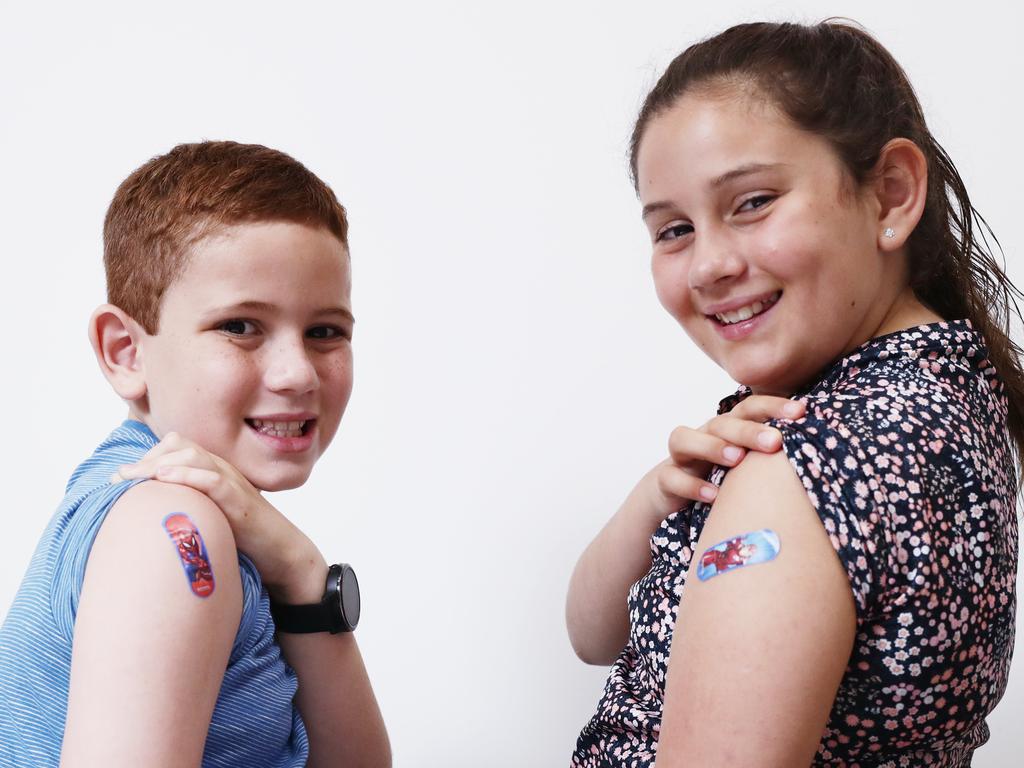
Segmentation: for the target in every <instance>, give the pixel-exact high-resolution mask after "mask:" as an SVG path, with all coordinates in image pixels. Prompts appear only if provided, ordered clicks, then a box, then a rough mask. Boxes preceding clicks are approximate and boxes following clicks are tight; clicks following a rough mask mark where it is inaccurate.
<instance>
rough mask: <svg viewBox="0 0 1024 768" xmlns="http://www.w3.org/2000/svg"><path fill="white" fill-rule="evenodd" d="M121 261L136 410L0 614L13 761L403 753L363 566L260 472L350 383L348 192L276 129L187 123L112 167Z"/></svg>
mask: <svg viewBox="0 0 1024 768" xmlns="http://www.w3.org/2000/svg"><path fill="white" fill-rule="evenodd" d="M104 263H105V266H106V272H107V291H108V299H109V301H110V303H109V304H104V305H103V306H101V307H99V308H98V309H97V310H96V312H95V313H94V314H93V316H92V318H91V320H90V327H89V336H90V340H91V342H92V345H93V348H94V350H95V353H96V358H97V360H98V361H99V364H100V367H101V369H102V370H103V373H104V375H105V376H106V377H107V379H108V381H109V382H110V384H111V386H112V387H113V388H114V390H115V391H116V392H117V394H118V395H119V396H120V397H121V398H122V399H124V400H125V401H127V403H128V409H129V419H128V420H127V421H125V422H124V423H123V424H122V425H121V426H120V427H119V428H118V429H116V430H115V431H114V432H113V433H112V434H111V435H110V437H109V438H107V440H106V441H105V442H104V443H103V444H101V445H100V447H99V448H97V450H96V452H95V453H94V454H93V456H92V457H90V458H89V459H87V460H86V461H85V462H84V463H83V464H82V465H81V466H80V467H79V468H78V469H77V470H76V471H75V473H74V474H73V475H72V477H71V480H70V482H69V484H68V491H67V496H65V499H64V501H63V502H62V504H61V506H60V508H59V509H58V511H57V514H56V515H55V516H54V518H53V520H52V521H51V523H50V525H49V526H48V528H47V529H46V531H45V533H44V534H43V538H42V540H41V541H40V543H39V546H38V548H37V550H36V553H35V555H34V556H33V558H32V561H31V563H30V565H29V570H28V573H27V574H26V577H25V579H24V581H23V583H22V586H21V588H20V590H19V592H18V594H17V596H16V598H15V601H14V605H13V607H12V608H11V610H10V612H9V614H8V616H7V619H6V620H5V622H4V625H3V628H2V629H0V765H3V766H15V765H17V766H22V765H33V766H50V765H52V766H56V765H57V764H58V762H60V763H61V764H62V765H65V766H79V765H81V766H95V765H139V766H143V765H144V766H170V765H174V766H181V765H191V766H195V765H199V764H200V763H201V764H202V765H203V766H246V768H253V767H256V766H271V765H274V766H278V765H287V766H293V765H294V766H299V765H306V764H307V761H308V764H309V765H318V766H319V765H328V764H330V765H346V766H347V765H360V766H371V765H372V766H387V765H390V761H391V758H390V750H389V746H388V740H387V734H386V731H385V729H384V724H383V721H382V719H381V716H380V712H379V710H378V708H377V704H376V701H375V699H374V695H373V691H372V689H371V687H370V683H369V680H368V678H367V675H366V671H365V669H364V667H363V663H362V660H361V658H360V655H359V650H358V647H357V645H356V642H355V639H354V637H353V635H352V634H351V632H349V631H345V630H350V629H352V628H353V627H354V624H355V621H356V620H357V619H358V587H357V585H356V582H355V577H354V574H352V572H351V569H349V568H348V567H347V566H337V565H336V566H331V567H330V568H328V565H327V562H326V561H325V559H324V557H323V555H321V553H320V551H319V550H318V549H317V548H316V546H315V545H314V544H313V543H312V542H311V541H310V540H309V539H308V538H307V537H306V536H305V535H304V534H303V533H302V532H301V531H299V530H298V529H297V528H296V527H295V526H294V525H292V524H291V523H290V522H289V521H288V520H287V519H286V518H284V517H283V516H282V515H281V513H280V512H278V511H277V510H276V509H275V508H274V507H273V506H271V505H270V504H269V503H268V502H267V501H266V500H265V499H264V498H263V497H262V495H261V494H260V491H276V490H283V489H286V488H294V487H296V486H299V485H301V484H302V483H303V482H305V480H306V479H307V477H308V476H309V473H310V471H311V470H312V468H313V464H314V463H315V462H316V460H317V458H319V456H320V454H321V453H322V452H323V451H324V450H325V449H326V448H327V445H328V444H329V443H330V441H331V438H332V437H333V436H334V432H335V430H336V429H337V426H338V423H339V421H340V419H341V416H342V414H343V412H344V410H345V405H346V404H347V401H348V396H349V393H350V391H351V386H352V352H351V346H350V340H351V333H352V324H353V318H352V313H351V309H350V298H349V297H350V279H349V258H348V246H347V222H346V218H345V211H344V209H343V208H342V207H341V205H340V204H339V203H338V201H337V199H336V198H335V196H334V194H333V192H331V190H330V189H329V188H328V187H327V186H326V185H325V184H324V183H323V182H322V181H320V179H318V178H317V177H316V176H315V175H313V174H312V173H310V172H309V171H308V170H307V169H306V168H305V167H304V166H302V165H301V164H300V163H298V162H297V161H295V160H294V159H292V158H291V157H288V156H287V155H284V154H282V153H280V152H276V151H274V150H271V149H267V148H266V147H261V146H257V145H242V144H235V143H233V142H204V143H201V144H191V145H181V146H178V147H175V148H174V149H173V150H171V151H170V152H169V153H167V154H166V155H163V156H161V157H157V158H154V159H153V160H151V161H150V162H148V163H146V164H145V165H143V166H142V167H141V168H139V169H138V170H136V171H135V172H134V173H132V174H131V175H130V176H129V177H128V178H127V179H126V180H125V181H124V182H123V183H122V184H121V186H120V187H119V188H118V190H117V192H116V194H115V196H114V199H113V201H112V203H111V205H110V208H109V210H108V212H107V217H106V222H105V225H104ZM183 574H184V576H183ZM325 583H327V588H326V590H325ZM296 606H303V607H301V608H298V609H296ZM271 611H273V612H274V617H275V619H277V620H278V622H277V624H278V625H277V628H276V629H277V631H276V636H275V624H274V622H273V621H271ZM286 662H287V663H286ZM293 670H294V672H293ZM296 687H297V693H296Z"/></svg>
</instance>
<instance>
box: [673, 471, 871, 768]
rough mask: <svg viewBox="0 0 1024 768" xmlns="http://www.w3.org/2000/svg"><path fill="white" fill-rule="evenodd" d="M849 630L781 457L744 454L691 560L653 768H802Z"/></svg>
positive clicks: (842, 590)
mask: <svg viewBox="0 0 1024 768" xmlns="http://www.w3.org/2000/svg"><path fill="white" fill-rule="evenodd" d="M744 531H746V532H748V533H742V532H744ZM855 628H856V611H855V607H854V601H853V594H852V591H851V589H850V583H849V580H848V578H847V575H846V571H845V569H844V568H843V566H842V564H841V563H840V561H839V558H838V557H837V556H836V552H835V550H834V549H833V546H832V543H831V542H830V541H829V538H828V536H827V534H826V533H825V530H824V527H823V526H822V523H821V520H820V518H819V517H818V514H817V513H816V512H815V510H814V508H813V507H812V506H811V502H810V500H809V498H808V496H807V492H806V491H805V490H804V488H803V486H802V485H801V483H800V481H799V480H798V479H797V477H796V474H795V471H794V470H793V468H792V466H791V465H790V463H789V461H788V459H787V457H786V455H785V454H784V453H782V452H780V453H775V454H756V453H750V454H749V455H748V456H747V457H746V458H744V460H743V462H742V463H741V464H740V465H739V466H737V467H736V468H734V469H732V470H730V471H729V473H728V474H727V475H726V477H725V481H724V482H723V483H722V487H721V490H720V492H719V495H718V498H717V499H716V500H715V503H714V506H713V507H712V509H711V512H710V514H709V516H708V519H707V522H706V524H705V526H704V529H703V531H702V532H701V535H700V539H699V540H698V542H697V546H696V547H695V548H694V557H693V560H692V562H691V564H690V570H689V574H688V575H687V577H686V582H685V586H684V587H683V591H682V597H681V600H680V604H679V613H678V617H677V621H676V629H675V636H674V639H673V642H672V651H671V657H670V661H669V665H668V677H667V683H666V688H665V705H664V711H663V717H662V724H661V735H660V738H659V742H658V761H657V764H658V768H678V767H679V766H684V765H721V764H725V763H724V756H726V755H728V756H729V760H730V762H729V764H730V765H764V766H795V765H810V763H811V761H812V759H813V757H814V754H815V751H816V749H817V746H818V743H819V741H820V739H821V733H822V731H823V730H824V727H825V723H826V721H827V720H828V714H829V711H830V709H831V706H832V702H833V699H834V698H835V695H836V691H837V689H838V687H839V682H840V680H841V679H842V676H843V672H844V670H845V669H846V663H847V660H848V659H849V655H850V651H851V649H852V646H853V639H854V634H855ZM766 701H769V702H771V706H770V707H766V706H765V702H766Z"/></svg>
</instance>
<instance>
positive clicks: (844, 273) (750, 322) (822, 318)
mask: <svg viewBox="0 0 1024 768" xmlns="http://www.w3.org/2000/svg"><path fill="white" fill-rule="evenodd" d="M637 182H638V192H639V195H640V199H641V202H642V204H643V218H644V222H645V224H646V226H647V229H648V232H649V233H650V236H651V241H652V245H653V255H652V261H651V265H652V272H653V274H654V281H655V287H656V289H657V293H658V298H659V299H660V301H661V303H662V305H663V306H664V307H665V308H666V309H667V310H668V311H669V312H670V313H671V314H672V315H673V317H675V318H676V320H677V321H678V322H679V323H680V325H682V326H683V328H684V329H685V330H686V332H687V333H688V334H689V335H690V337H691V338H693V340H694V341H695V342H696V343H697V344H698V345H699V346H700V347H701V349H702V350H703V351H704V352H705V354H707V355H708V356H710V357H711V358H712V359H713V360H715V362H717V363H718V364H719V365H720V366H722V367H723V368H724V369H725V370H726V371H727V372H728V373H729V374H730V375H731V376H732V377H733V378H734V379H736V380H737V381H738V382H740V383H743V384H747V385H749V386H751V387H753V388H754V389H755V390H758V391H771V392H777V393H790V392H793V391H795V390H796V389H798V388H799V387H800V386H801V385H802V384H803V383H805V382H807V381H809V380H811V378H812V377H813V376H814V375H815V374H816V373H817V372H818V371H820V370H821V369H822V368H824V367H825V366H826V365H828V364H829V363H830V362H832V361H833V360H835V359H836V358H838V357H840V356H842V355H843V354H844V353H845V352H848V351H850V350H852V349H854V348H856V347H857V346H859V345H860V344H862V343H863V342H865V341H867V340H868V339H870V338H872V337H874V336H876V335H879V334H880V333H882V332H885V328H886V326H887V324H889V323H890V322H891V321H892V320H893V319H895V318H896V317H897V316H899V317H905V316H906V315H907V312H906V309H907V307H908V306H910V307H911V308H916V309H917V310H920V309H923V308H921V307H920V304H919V303H918V302H917V301H916V299H914V297H913V295H912V294H911V293H910V292H909V290H905V286H906V284H907V280H906V276H905V269H906V266H905V258H904V257H903V255H902V254H898V253H895V254H894V253H887V252H883V251H882V250H881V249H880V248H879V246H878V241H879V237H880V236H881V232H882V229H884V228H883V227H880V226H879V223H878V222H879V217H880V212H881V210H882V204H881V202H880V201H879V199H878V198H877V196H876V195H875V194H874V193H873V187H871V186H869V185H865V187H864V188H860V187H858V186H857V185H856V184H855V183H854V181H853V180H852V179H851V178H850V177H849V176H848V174H847V173H846V172H845V170H844V167H843V165H842V163H841V160H840V158H839V157H838V156H837V155H836V153H835V151H834V150H833V149H832V147H831V145H830V144H829V143H828V142H827V141H826V140H825V139H823V138H821V137H819V136H817V135H815V134H811V133H808V132H806V131H802V130H800V129H799V128H797V127H796V126H794V125H793V124H792V122H791V121H789V120H788V119H787V118H786V117H785V116H783V115H782V114H781V113H779V112H778V111H777V110H775V109H773V108H772V107H770V106H769V105H768V104H767V103H765V102H764V101H763V100H758V99H755V98H753V97H751V96H749V95H747V94H746V93H742V92H740V93H736V92H713V93H712V92H710V91H707V90H699V91H697V92H694V93H687V94H685V95H683V96H682V97H681V98H680V99H679V100H678V101H677V102H676V103H675V104H674V105H673V106H672V107H671V108H669V109H667V110H665V111H664V112H661V113H660V114H658V115H657V116H655V117H654V118H653V119H652V120H651V122H650V123H649V125H648V126H647V128H646V131H645V133H644V137H643V140H642V142H641V144H640V147H639V153H638V157H637ZM911 314H915V313H911ZM925 314H927V313H925ZM916 315H920V316H921V320H922V321H923V322H927V321H930V320H931V319H933V318H934V317H935V316H934V315H931V314H927V319H926V318H925V315H924V314H921V312H919V311H918V312H916Z"/></svg>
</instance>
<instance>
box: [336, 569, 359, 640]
mask: <svg viewBox="0 0 1024 768" xmlns="http://www.w3.org/2000/svg"><path fill="white" fill-rule="evenodd" d="M360 607H361V606H360V604H359V582H358V581H357V580H356V572H355V571H353V570H352V569H351V568H346V569H345V573H344V574H343V575H342V577H341V610H342V611H343V612H344V614H345V620H346V621H347V622H348V625H349V626H350V627H352V629H355V627H356V624H358V623H359V611H360Z"/></svg>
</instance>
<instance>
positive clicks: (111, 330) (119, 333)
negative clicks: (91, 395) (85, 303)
mask: <svg viewBox="0 0 1024 768" xmlns="http://www.w3.org/2000/svg"><path fill="white" fill-rule="evenodd" d="M144 335H145V330H144V329H143V328H142V326H141V325H139V324H138V323H137V322H135V320H133V319H132V318H131V317H130V316H129V315H128V314H127V313H126V312H125V311H124V310H122V309H120V308H119V307H115V306H114V305H113V304H101V305H100V306H99V307H97V308H96V311H95V312H93V313H92V317H90V318H89V342H90V343H91V344H92V350H93V352H94V353H95V354H96V362H98V363H99V364H100V370H101V371H103V375H104V376H106V377H107V381H109V382H110V386H112V387H113V388H114V391H115V392H117V394H118V395H120V396H121V398H122V399H124V400H128V401H129V402H134V401H136V400H139V399H140V398H142V397H145V395H146V375H145V369H144V368H143V366H142V345H141V341H142V339H143V337H144Z"/></svg>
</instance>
